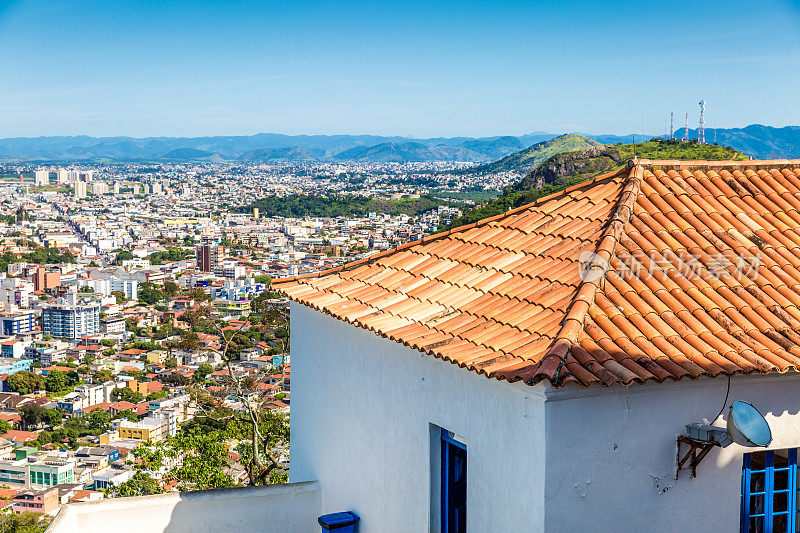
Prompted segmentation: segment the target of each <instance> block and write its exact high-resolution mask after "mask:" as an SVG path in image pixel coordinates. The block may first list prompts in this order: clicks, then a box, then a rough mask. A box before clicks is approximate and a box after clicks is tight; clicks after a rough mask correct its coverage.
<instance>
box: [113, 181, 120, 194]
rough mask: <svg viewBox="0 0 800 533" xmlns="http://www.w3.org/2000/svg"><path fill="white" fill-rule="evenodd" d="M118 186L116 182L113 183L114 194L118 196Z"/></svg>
mask: <svg viewBox="0 0 800 533" xmlns="http://www.w3.org/2000/svg"><path fill="white" fill-rule="evenodd" d="M119 190H120V185H119V182H118V181H115V182H114V194H119Z"/></svg>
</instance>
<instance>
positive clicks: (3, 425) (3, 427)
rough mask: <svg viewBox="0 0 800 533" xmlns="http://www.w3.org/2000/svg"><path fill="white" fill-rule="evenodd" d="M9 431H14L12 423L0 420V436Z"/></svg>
mask: <svg viewBox="0 0 800 533" xmlns="http://www.w3.org/2000/svg"><path fill="white" fill-rule="evenodd" d="M9 429H12V426H11V422H9V421H8V420H0V434H3V433H5V432H6V431H8V430H9ZM0 531H2V530H0Z"/></svg>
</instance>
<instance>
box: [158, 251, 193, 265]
mask: <svg viewBox="0 0 800 533" xmlns="http://www.w3.org/2000/svg"><path fill="white" fill-rule="evenodd" d="M191 254H192V252H191V251H189V250H184V249H183V248H167V249H166V250H164V251H163V252H153V253H152V254H150V255H149V256H148V257H147V258H148V259H149V260H150V264H151V265H160V264H161V263H163V262H164V261H182V260H184V259H186V258H187V257H188V256H190V255H191Z"/></svg>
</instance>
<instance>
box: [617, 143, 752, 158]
mask: <svg viewBox="0 0 800 533" xmlns="http://www.w3.org/2000/svg"><path fill="white" fill-rule="evenodd" d="M617 149H618V150H619V153H620V155H621V156H622V158H623V160H624V161H627V160H629V159H632V158H633V156H634V150H635V152H636V157H638V158H639V159H683V160H700V161H727V160H733V161H747V159H748V158H747V156H746V155H744V154H742V153H741V152H737V151H736V150H734V149H733V148H728V147H727V146H718V145H716V144H699V143H698V142H697V141H688V142H685V141H679V140H677V139H673V140H669V139H659V138H654V139H650V140H649V141H647V142H645V143H638V144H635V145H633V144H621V145H618V146H617Z"/></svg>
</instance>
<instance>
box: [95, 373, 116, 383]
mask: <svg viewBox="0 0 800 533" xmlns="http://www.w3.org/2000/svg"><path fill="white" fill-rule="evenodd" d="M113 379H114V375H113V374H112V373H111V372H109V371H108V370H98V371H97V372H95V373H94V374H92V383H105V382H106V381H112V380H113Z"/></svg>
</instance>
